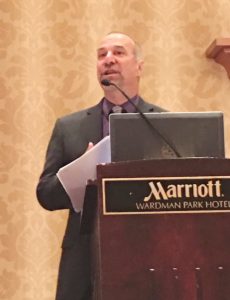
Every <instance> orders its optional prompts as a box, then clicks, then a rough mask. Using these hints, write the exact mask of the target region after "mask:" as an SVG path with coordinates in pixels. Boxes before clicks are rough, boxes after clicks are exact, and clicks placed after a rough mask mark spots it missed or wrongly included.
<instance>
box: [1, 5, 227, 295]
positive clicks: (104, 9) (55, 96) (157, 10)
mask: <svg viewBox="0 0 230 300" xmlns="http://www.w3.org/2000/svg"><path fill="white" fill-rule="evenodd" d="M229 12H230V2H229V1H228V0H221V1H220V0H203V1H198V0H161V1H158V0H142V1H139V0H120V1H117V0H110V1H108V0H101V1H95V0H88V1H87V0H85V1H83V0H81V1H80V0H78V1H76V0H39V1H31V0H2V1H0V191H1V192H0V299H2V300H5V299H7V300H19V299H23V300H41V299H42V300H52V299H54V294H55V286H56V277H57V267H58V261H59V256H60V244H61V238H62V235H63V231H64V227H65V222H66V212H47V211H45V210H43V209H42V208H41V207H40V206H39V205H38V203H37V201H36V197H35V187H36V184H37V180H38V176H39V174H40V172H41V169H42V166H43V162H44V155H45V149H46V146H47V142H48V139H49V136H50V132H51V129H52V127H53V124H54V121H55V119H56V118H57V117H58V116H61V115H63V114H66V113H69V112H72V111H75V110H79V109H81V108H84V107H87V106H89V105H92V104H94V103H96V102H97V101H98V100H99V98H100V97H101V95H102V92H101V90H100V88H99V86H98V84H97V80H96V76H95V74H96V73H95V47H96V44H97V41H98V39H100V38H101V37H102V36H103V35H104V34H105V33H107V32H110V31H124V32H127V33H129V34H130V35H132V36H133V37H134V38H135V39H136V40H137V41H139V42H140V44H142V45H143V50H144V57H145V71H144V74H143V80H142V82H141V92H142V95H143V96H144V97H145V98H146V99H148V100H149V101H150V102H153V103H156V104H158V105H160V106H163V107H165V108H166V109H168V110H171V111H207V110H221V111H223V112H224V114H225V135H226V149H227V154H228V155H229V149H230V136H229V130H230V80H229V78H228V77H227V73H226V71H225V70H224V68H223V67H222V66H220V65H218V64H216V63H215V62H214V61H213V60H209V59H207V58H206V57H205V54H204V53H205V50H206V48H207V47H208V46H209V44H210V43H211V42H212V41H213V40H214V39H215V38H216V37H226V36H230V33H229V31H228V30H229V28H230V13H229Z"/></svg>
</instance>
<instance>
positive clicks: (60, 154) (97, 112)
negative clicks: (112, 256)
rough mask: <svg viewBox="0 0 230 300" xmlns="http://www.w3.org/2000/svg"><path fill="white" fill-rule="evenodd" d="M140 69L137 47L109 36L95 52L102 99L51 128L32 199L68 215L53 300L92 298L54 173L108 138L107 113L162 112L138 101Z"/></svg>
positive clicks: (82, 238) (86, 258)
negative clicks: (63, 210) (54, 299)
mask: <svg viewBox="0 0 230 300" xmlns="http://www.w3.org/2000/svg"><path fill="white" fill-rule="evenodd" d="M142 68H143V59H142V56H141V51H140V47H139V46H138V45H137V44H136V43H135V42H134V40H133V39H132V38H131V37H129V36H128V35H126V34H123V33H109V34H108V35H106V36H105V37H104V38H103V39H102V41H101V42H100V44H99V47H98V48H97V77H98V81H99V84H100V85H101V87H102V89H103V92H104V97H103V98H102V99H101V100H100V101H99V103H98V104H96V105H95V106H93V107H90V108H87V109H84V110H81V111H79V112H74V113H72V114H70V115H67V116H64V117H62V118H59V119H58V120H57V121H56V124H55V126H54V129H53V133H52V135H51V139H50V142H49V145H48V149H47V153H46V160H45V165H44V170H43V172H42V174H41V176H40V180H39V183H38V186H37V198H38V201H39V203H40V204H41V206H42V207H44V208H45V209H47V210H50V211H53V210H59V209H68V210H69V217H68V223H67V228H66V232H65V236H64V239H63V244H62V257H61V262H60V268H59V277H58V285H57V294H56V300H89V299H91V297H92V296H91V295H92V288H91V281H90V255H89V237H88V236H87V235H84V234H80V213H77V212H76V211H74V209H73V206H72V204H71V201H70V199H69V197H68V195H67V194H66V192H65V190H64V188H63V187H62V185H61V183H60V181H59V180H58V178H57V176H56V173H57V172H58V170H59V169H60V168H61V167H63V166H65V165H67V164H68V163H70V162H71V161H73V160H74V159H76V158H78V157H79V156H81V155H82V154H83V153H84V152H85V151H86V150H87V148H89V147H92V146H93V144H96V143H97V142H99V141H100V140H101V139H102V138H103V137H104V136H106V135H108V134H109V114H110V113H111V112H113V111H115V112H129V113H133V112H137V111H139V110H140V111H141V112H160V111H163V109H161V108H160V107H157V106H155V105H153V104H150V103H147V102H145V101H144V100H143V99H142V98H141V97H140V96H139V81H140V77H141V73H142ZM76 176H81V174H76Z"/></svg>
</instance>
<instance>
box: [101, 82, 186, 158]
mask: <svg viewBox="0 0 230 300" xmlns="http://www.w3.org/2000/svg"><path fill="white" fill-rule="evenodd" d="M101 84H102V85H104V86H110V85H112V86H114V87H115V88H116V89H117V90H118V91H119V92H120V93H121V94H122V95H123V96H124V97H125V98H126V99H127V100H128V102H129V103H130V104H132V106H133V107H134V108H135V109H136V111H137V112H138V113H139V114H140V116H141V118H142V119H143V120H144V121H145V123H146V124H147V125H148V127H149V129H150V130H151V131H152V133H157V134H158V136H159V137H160V138H161V139H162V140H163V141H164V143H165V144H166V145H167V146H168V147H169V148H170V149H171V150H172V151H173V153H174V154H175V155H176V157H182V156H181V155H180V153H179V152H178V151H177V149H176V148H175V146H174V145H173V144H172V143H171V142H169V141H168V140H167V139H166V137H164V136H163V135H162V134H161V133H160V131H159V130H158V129H157V128H156V127H155V126H154V125H153V124H152V123H151V122H150V121H149V119H148V118H147V117H146V116H145V114H144V113H143V112H142V111H141V110H140V109H139V108H138V107H137V105H135V104H134V103H133V101H132V100H131V99H130V98H129V96H128V95H127V94H126V93H125V92H124V91H123V90H122V89H121V88H119V86H118V85H116V84H115V83H113V82H112V81H110V80H108V79H102V80H101Z"/></svg>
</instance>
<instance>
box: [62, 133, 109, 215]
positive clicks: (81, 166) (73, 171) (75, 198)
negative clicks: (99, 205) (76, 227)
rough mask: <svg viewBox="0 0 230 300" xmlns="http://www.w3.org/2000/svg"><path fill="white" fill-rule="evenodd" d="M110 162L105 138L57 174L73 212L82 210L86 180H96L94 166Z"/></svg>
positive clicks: (107, 141) (107, 140) (107, 139)
mask: <svg viewBox="0 0 230 300" xmlns="http://www.w3.org/2000/svg"><path fill="white" fill-rule="evenodd" d="M109 162H111V149H110V137H109V136H106V137H105V138H103V139H102V140H101V141H100V142H99V143H97V144H96V145H95V146H93V147H92V148H91V149H90V150H88V151H87V152H85V153H84V154H83V155H82V156H80V157H79V158H77V159H76V160H74V161H72V162H71V163H70V164H68V165H66V166H64V167H63V168H61V169H60V170H59V171H58V172H57V177H58V178H59V180H60V182H61V184H62V185H63V187H64V189H65V191H66V192H67V194H68V196H69V197H70V200H71V202H72V205H73V208H74V209H75V211H77V212H80V211H82V209H83V203H84V195H85V188H86V184H87V181H88V180H90V179H91V180H94V179H96V166H97V165H98V164H102V163H109Z"/></svg>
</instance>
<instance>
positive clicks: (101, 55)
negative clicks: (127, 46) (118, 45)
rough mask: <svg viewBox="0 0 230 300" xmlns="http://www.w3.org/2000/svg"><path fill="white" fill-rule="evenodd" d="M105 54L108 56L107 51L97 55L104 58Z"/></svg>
mask: <svg viewBox="0 0 230 300" xmlns="http://www.w3.org/2000/svg"><path fill="white" fill-rule="evenodd" d="M105 56H106V53H105V52H101V53H98V55H97V57H98V58H103V57H105Z"/></svg>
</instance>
